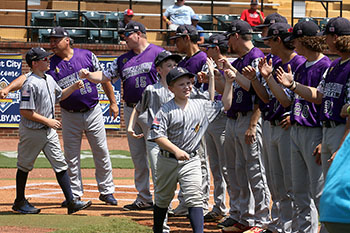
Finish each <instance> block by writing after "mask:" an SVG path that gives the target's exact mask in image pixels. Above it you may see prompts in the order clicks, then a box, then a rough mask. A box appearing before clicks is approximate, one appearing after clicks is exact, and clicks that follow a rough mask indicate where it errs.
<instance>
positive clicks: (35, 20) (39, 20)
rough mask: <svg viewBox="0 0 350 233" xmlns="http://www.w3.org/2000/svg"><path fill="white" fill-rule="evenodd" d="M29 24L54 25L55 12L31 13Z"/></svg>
mask: <svg viewBox="0 0 350 233" xmlns="http://www.w3.org/2000/svg"><path fill="white" fill-rule="evenodd" d="M31 24H32V25H33V26H50V27H52V26H54V24H55V14H54V13H50V12H46V11H36V12H33V13H32V18H31Z"/></svg>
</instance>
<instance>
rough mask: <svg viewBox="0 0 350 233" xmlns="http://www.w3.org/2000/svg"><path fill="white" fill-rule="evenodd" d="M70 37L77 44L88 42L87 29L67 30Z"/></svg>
mask: <svg viewBox="0 0 350 233" xmlns="http://www.w3.org/2000/svg"><path fill="white" fill-rule="evenodd" d="M67 31H68V33H69V36H70V38H72V39H73V40H74V43H76V44H84V43H87V30H82V29H77V30H76V29H72V30H67Z"/></svg>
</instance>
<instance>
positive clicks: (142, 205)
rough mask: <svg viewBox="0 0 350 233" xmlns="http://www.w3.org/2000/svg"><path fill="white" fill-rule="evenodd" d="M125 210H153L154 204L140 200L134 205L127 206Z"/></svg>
mask: <svg viewBox="0 0 350 233" xmlns="http://www.w3.org/2000/svg"><path fill="white" fill-rule="evenodd" d="M123 209H124V210H153V202H149V203H144V202H142V201H139V200H135V201H134V202H133V203H132V204H129V205H125V206H124V207H123Z"/></svg>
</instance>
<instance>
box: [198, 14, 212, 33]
mask: <svg viewBox="0 0 350 233" xmlns="http://www.w3.org/2000/svg"><path fill="white" fill-rule="evenodd" d="M198 17H199V22H198V25H199V26H201V27H202V28H203V29H204V30H213V18H212V17H211V15H198Z"/></svg>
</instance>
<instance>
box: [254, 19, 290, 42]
mask: <svg viewBox="0 0 350 233" xmlns="http://www.w3.org/2000/svg"><path fill="white" fill-rule="evenodd" d="M292 30H293V28H292V27H291V26H290V25H289V24H288V23H274V24H272V25H271V26H270V27H269V30H268V31H267V36H265V37H262V38H261V39H262V40H268V39H271V38H272V37H275V36H279V37H281V38H283V39H284V38H286V37H287V36H289V35H290V34H291V33H292Z"/></svg>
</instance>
